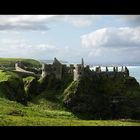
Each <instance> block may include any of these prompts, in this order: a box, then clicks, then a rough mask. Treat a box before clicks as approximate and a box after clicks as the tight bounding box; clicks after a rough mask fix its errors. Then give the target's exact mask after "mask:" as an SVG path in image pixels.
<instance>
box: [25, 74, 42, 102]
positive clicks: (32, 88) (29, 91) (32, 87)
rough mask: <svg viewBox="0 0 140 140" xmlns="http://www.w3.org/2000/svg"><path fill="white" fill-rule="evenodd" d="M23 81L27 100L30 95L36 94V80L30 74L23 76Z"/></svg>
mask: <svg viewBox="0 0 140 140" xmlns="http://www.w3.org/2000/svg"><path fill="white" fill-rule="evenodd" d="M23 81H24V88H25V92H26V95H27V97H28V100H31V99H32V97H34V96H35V95H37V94H38V87H39V86H38V81H37V79H36V78H35V77H32V76H29V77H26V78H24V79H23Z"/></svg>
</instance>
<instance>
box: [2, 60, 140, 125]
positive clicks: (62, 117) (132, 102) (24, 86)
mask: <svg viewBox="0 0 140 140" xmlns="http://www.w3.org/2000/svg"><path fill="white" fill-rule="evenodd" d="M19 60H20V61H22V62H23V63H26V64H25V65H26V66H27V68H29V69H32V68H33V67H37V68H39V66H40V63H39V62H38V61H36V60H32V59H15V58H13V59H11V58H10V59H8V58H7V59H6V58H4V59H3V58H1V59H0V64H2V63H1V62H3V63H5V66H7V65H8V66H12V65H13V64H14V63H15V62H16V61H19ZM89 74H90V73H89ZM139 107H140V87H139V84H138V82H137V81H136V79H135V78H133V77H125V78H122V77H121V78H119V77H110V78H108V77H106V76H102V77H98V76H89V75H88V72H87V75H85V76H84V77H83V78H81V79H80V80H77V81H73V77H72V75H67V74H65V75H63V77H62V80H58V79H56V77H55V75H54V74H50V75H47V76H46V77H44V78H40V79H37V77H34V76H26V77H24V78H23V77H22V76H20V75H18V74H16V73H14V72H12V71H10V70H0V125H1V126H27V125H28V126H38V125H39V126H40V125H41V126H139V125H140V121H138V120H140V111H139ZM101 119H102V120H101ZM109 119H110V120H109ZM113 119H114V120H113ZM115 119H117V120H115ZM132 119H135V120H132Z"/></svg>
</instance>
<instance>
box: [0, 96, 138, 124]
mask: <svg viewBox="0 0 140 140" xmlns="http://www.w3.org/2000/svg"><path fill="white" fill-rule="evenodd" d="M0 126H140V122H138V121H131V120H130V121H126V120H114V121H112V120H109V121H103V120H102V121H101V120H79V119H78V118H77V117H75V116H74V115H73V114H72V113H71V112H68V111H60V110H50V109H46V108H43V106H42V105H35V104H32V103H29V105H28V107H26V106H23V105H21V104H19V103H16V102H13V101H9V100H6V99H4V98H0Z"/></svg>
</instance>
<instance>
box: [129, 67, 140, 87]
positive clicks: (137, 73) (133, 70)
mask: <svg viewBox="0 0 140 140" xmlns="http://www.w3.org/2000/svg"><path fill="white" fill-rule="evenodd" d="M127 68H128V69H129V74H130V76H132V77H135V78H136V80H137V81H138V82H139V84H140V66H128V67H127Z"/></svg>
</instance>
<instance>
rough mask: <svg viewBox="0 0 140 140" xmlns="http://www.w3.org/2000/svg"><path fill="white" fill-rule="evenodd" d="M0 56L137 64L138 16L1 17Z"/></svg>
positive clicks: (139, 58)
mask: <svg viewBox="0 0 140 140" xmlns="http://www.w3.org/2000/svg"><path fill="white" fill-rule="evenodd" d="M0 57H5V58H7V57H8V58H10V57H14V58H15V57H18V58H33V59H37V60H52V59H54V57H56V58H58V60H64V61H68V62H69V63H79V62H81V58H84V60H85V63H86V64H109V63H111V64H113V63H122V64H123V63H124V64H125V63H140V15H0Z"/></svg>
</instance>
